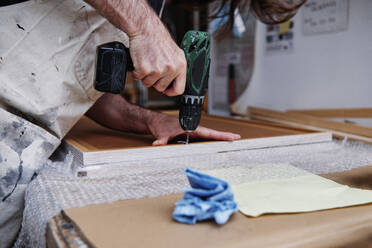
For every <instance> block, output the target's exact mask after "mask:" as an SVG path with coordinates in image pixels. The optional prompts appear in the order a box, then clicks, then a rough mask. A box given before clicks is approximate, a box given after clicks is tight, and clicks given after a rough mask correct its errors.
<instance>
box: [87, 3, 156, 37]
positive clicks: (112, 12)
mask: <svg viewBox="0 0 372 248" xmlns="http://www.w3.org/2000/svg"><path fill="white" fill-rule="evenodd" d="M85 2H87V3H89V4H90V5H92V6H93V7H94V8H95V9H97V10H98V12H99V13H100V14H101V15H102V16H103V17H105V18H106V19H107V20H108V21H109V22H111V23H112V24H114V25H115V26H116V27H117V28H119V29H121V30H123V31H124V32H126V33H127V34H128V36H130V37H131V36H132V37H133V36H136V35H137V34H139V33H141V32H146V30H148V29H151V27H153V25H154V23H156V24H159V25H161V21H160V19H159V18H158V17H157V15H156V13H155V12H154V11H153V10H152V8H151V7H150V6H149V5H148V3H147V1H146V0H85Z"/></svg>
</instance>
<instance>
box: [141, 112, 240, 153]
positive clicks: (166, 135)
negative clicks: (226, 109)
mask: <svg viewBox="0 0 372 248" xmlns="http://www.w3.org/2000/svg"><path fill="white" fill-rule="evenodd" d="M148 127H149V130H150V132H151V134H152V135H153V136H154V137H155V138H156V140H155V141H154V142H153V143H152V145H155V146H160V145H166V144H167V143H168V142H169V141H171V140H173V139H174V138H176V137H179V136H181V135H184V134H185V131H184V130H183V129H182V128H181V126H180V124H179V122H178V119H177V118H176V117H174V116H169V115H166V114H162V113H156V114H155V115H154V116H153V117H152V119H151V120H150V121H149V125H148ZM190 138H191V139H206V140H224V141H233V140H238V139H240V135H239V134H234V133H229V132H220V131H216V130H213V129H210V128H206V127H202V126H199V127H198V128H197V129H196V130H195V131H193V132H191V133H190Z"/></svg>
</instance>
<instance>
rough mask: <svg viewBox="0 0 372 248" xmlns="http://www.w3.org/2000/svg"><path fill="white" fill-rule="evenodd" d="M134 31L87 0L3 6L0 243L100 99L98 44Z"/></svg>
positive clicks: (9, 237)
mask: <svg viewBox="0 0 372 248" xmlns="http://www.w3.org/2000/svg"><path fill="white" fill-rule="evenodd" d="M114 40H116V41H121V42H123V43H124V44H126V45H128V44H127V42H128V41H127V36H126V35H125V34H124V33H123V32H122V31H120V30H118V29H116V28H115V27H114V26H112V25H111V24H110V23H108V21H107V20H106V19H104V18H103V17H101V16H100V15H99V14H98V13H97V12H96V11H95V10H94V9H93V8H92V7H90V6H89V5H88V4H86V3H85V2H83V1H82V0H44V1H29V2H24V3H20V4H16V5H11V6H7V7H1V8H0V247H8V246H10V245H11V244H12V242H13V241H14V239H15V238H16V234H17V232H18V230H19V227H20V223H21V219H22V209H23V199H24V198H23V197H24V191H25V188H26V186H27V184H28V183H29V182H30V180H31V177H32V176H33V175H34V173H35V172H36V171H37V170H38V169H40V167H41V165H42V164H43V163H44V162H45V161H46V159H47V158H48V157H49V156H50V155H51V154H52V152H53V151H54V150H55V149H56V147H57V146H58V145H59V143H60V140H61V139H62V138H63V137H64V136H65V135H66V133H67V132H68V131H69V130H70V128H71V127H72V126H73V125H74V124H75V123H76V122H77V121H78V120H79V118H80V117H81V116H82V115H83V114H84V113H85V112H86V111H87V110H88V109H89V108H90V107H91V106H92V104H93V103H94V102H95V101H96V100H97V99H98V98H99V97H100V95H101V93H99V92H97V91H95V90H94V88H93V77H94V70H95V68H94V63H95V61H94V60H95V50H96V46H97V45H100V44H103V43H106V42H110V41H114Z"/></svg>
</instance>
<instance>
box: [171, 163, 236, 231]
mask: <svg viewBox="0 0 372 248" xmlns="http://www.w3.org/2000/svg"><path fill="white" fill-rule="evenodd" d="M185 174H186V176H187V178H188V180H189V183H190V185H191V187H192V189H186V190H185V195H184V197H183V198H182V199H181V200H180V201H179V202H177V203H176V208H175V209H174V211H173V218H174V219H175V220H176V221H178V222H182V223H187V224H195V223H196V222H197V221H203V220H207V219H212V218H214V220H215V221H216V223H218V224H225V223H226V222H227V221H228V220H229V218H230V216H231V215H232V214H233V213H235V212H236V211H238V205H237V204H236V202H235V201H234V195H233V193H232V191H231V188H230V185H229V184H228V183H227V182H225V181H222V180H220V179H218V178H215V177H211V176H209V175H206V174H202V173H199V172H197V171H193V170H190V169H186V170H185Z"/></svg>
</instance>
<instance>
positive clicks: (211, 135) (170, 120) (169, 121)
mask: <svg viewBox="0 0 372 248" xmlns="http://www.w3.org/2000/svg"><path fill="white" fill-rule="evenodd" d="M87 115H88V116H89V117H90V118H92V119H93V120H95V121H96V122H98V123H100V124H101V125H103V126H106V127H108V128H111V129H115V130H119V131H126V132H135V133H142V134H152V135H153V136H154V137H155V139H156V140H155V141H154V142H153V145H166V144H167V143H168V142H169V141H171V140H173V139H174V138H176V137H178V136H180V135H183V134H185V131H184V130H183V129H182V128H181V127H180V124H179V122H178V119H177V118H176V117H174V116H169V115H166V114H163V113H158V112H154V111H151V110H148V109H144V108H141V107H139V106H136V105H133V104H130V103H128V102H127V101H126V100H125V99H124V98H123V97H121V96H120V95H113V94H108V93H107V94H104V95H103V96H102V97H101V98H100V99H98V101H97V102H96V103H95V104H94V105H93V107H92V108H91V109H90V110H89V111H88V112H87ZM190 137H191V138H192V139H208V140H224V141H232V140H237V139H240V135H238V134H233V133H227V132H219V131H216V130H212V129H209V128H205V127H201V126H199V127H198V128H197V129H196V130H195V131H194V132H192V133H191V135H190Z"/></svg>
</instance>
